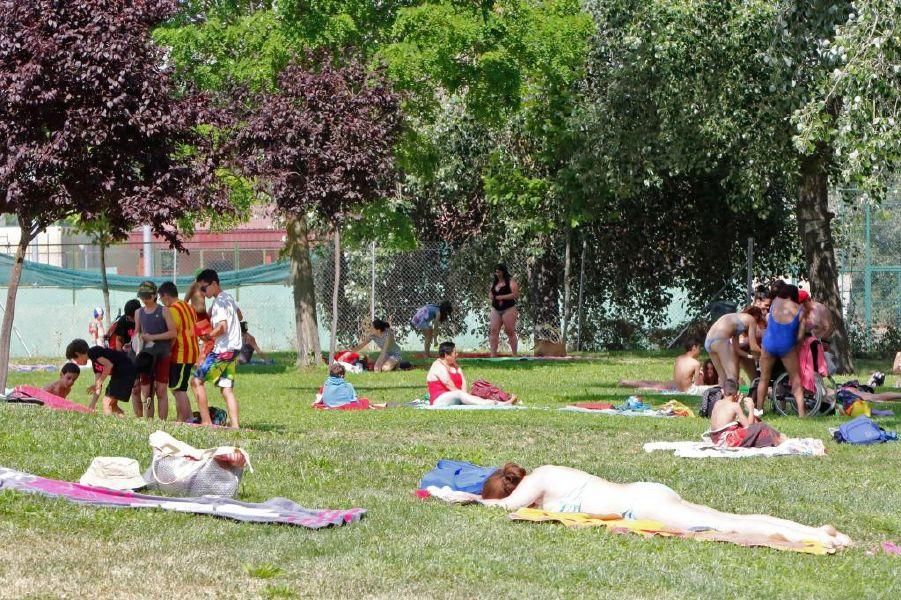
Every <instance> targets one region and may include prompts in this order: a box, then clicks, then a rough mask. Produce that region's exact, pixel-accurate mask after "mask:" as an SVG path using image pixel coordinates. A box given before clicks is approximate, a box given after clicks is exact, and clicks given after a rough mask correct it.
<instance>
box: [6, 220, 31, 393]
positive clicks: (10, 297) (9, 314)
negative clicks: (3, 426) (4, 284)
mask: <svg viewBox="0 0 901 600" xmlns="http://www.w3.org/2000/svg"><path fill="white" fill-rule="evenodd" d="M19 230H20V231H21V236H22V237H20V238H19V245H18V246H17V247H16V262H15V263H14V264H13V269H12V272H11V273H10V274H9V287H8V288H7V290H6V307H5V310H4V312H3V324H2V325H0V392H2V391H3V390H5V389H6V377H7V374H8V371H9V344H10V341H11V338H12V332H13V320H14V319H15V318H16V293H17V292H18V291H19V280H20V279H21V277H22V267H23V266H24V265H23V263H24V262H25V251H26V250H28V244H29V243H31V239H32V234H31V230H30V229H25V227H22V226H20V227H19Z"/></svg>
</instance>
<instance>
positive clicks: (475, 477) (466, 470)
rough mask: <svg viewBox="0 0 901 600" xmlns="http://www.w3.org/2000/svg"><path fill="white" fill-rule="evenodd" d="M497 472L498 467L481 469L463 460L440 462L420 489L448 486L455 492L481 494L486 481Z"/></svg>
mask: <svg viewBox="0 0 901 600" xmlns="http://www.w3.org/2000/svg"><path fill="white" fill-rule="evenodd" d="M495 471H497V467H480V466H478V465H474V464H472V463H469V462H465V461H462V460H439V461H438V464H437V465H436V466H435V468H434V469H432V470H431V471H429V472H428V473H426V474H425V476H424V477H423V478H422V481H420V482H419V489H421V490H424V489H425V488H427V487H429V486H430V485H434V486H435V487H444V486H448V487H450V488H451V489H452V490H454V491H459V492H469V493H470V494H481V493H482V487H483V486H484V485H485V480H486V479H488V477H490V476H491V474H492V473H494V472H495Z"/></svg>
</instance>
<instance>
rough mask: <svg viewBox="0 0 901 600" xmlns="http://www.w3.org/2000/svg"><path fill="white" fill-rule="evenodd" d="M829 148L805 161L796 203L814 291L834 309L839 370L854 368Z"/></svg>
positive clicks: (800, 232)
mask: <svg viewBox="0 0 901 600" xmlns="http://www.w3.org/2000/svg"><path fill="white" fill-rule="evenodd" d="M828 159H829V156H828V150H827V149H826V148H825V147H821V148H819V149H818V150H817V152H816V154H814V155H812V156H808V157H805V158H803V159H802V161H801V184H800V190H799V194H798V203H797V206H796V209H795V210H796V216H797V220H798V230H799V234H800V237H801V245H802V247H803V249H804V258H805V260H806V262H807V277H808V280H809V281H810V294H811V296H813V298H815V299H816V300H817V301H819V302H822V303H823V304H824V305H826V307H827V308H828V309H829V312H831V313H832V320H833V323H834V325H835V332H834V334H833V336H832V352H833V353H834V354H835V359H836V365H837V367H838V372H839V373H851V372H853V371H854V363H853V360H852V357H851V346H850V343H849V341H848V332H847V330H846V329H845V321H844V318H843V316H842V297H841V294H840V293H839V289H838V278H839V273H838V267H837V265H836V262H835V248H834V245H833V241H832V224H831V221H832V218H833V217H834V216H835V215H833V214H832V213H830V212H829V204H828V200H829V189H828V178H827V174H826V166H827V164H828Z"/></svg>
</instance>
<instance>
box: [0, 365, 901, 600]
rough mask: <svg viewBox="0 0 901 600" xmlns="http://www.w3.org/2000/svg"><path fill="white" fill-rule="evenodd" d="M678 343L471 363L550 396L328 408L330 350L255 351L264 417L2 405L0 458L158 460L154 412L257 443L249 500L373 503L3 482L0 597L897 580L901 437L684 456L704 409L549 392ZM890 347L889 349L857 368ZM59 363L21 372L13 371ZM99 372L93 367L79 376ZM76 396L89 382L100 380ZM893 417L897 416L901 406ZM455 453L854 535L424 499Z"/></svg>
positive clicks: (657, 371)
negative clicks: (444, 406)
mask: <svg viewBox="0 0 901 600" xmlns="http://www.w3.org/2000/svg"><path fill="white" fill-rule="evenodd" d="M671 360H672V359H671V357H669V356H660V355H635V354H631V355H617V356H609V357H604V358H602V359H600V360H595V361H592V362H579V363H567V364H561V363H541V364H539V363H503V364H498V363H488V362H476V361H467V362H465V363H464V365H465V369H466V373H467V376H468V378H469V379H470V381H472V380H474V379H476V378H485V379H488V380H490V381H492V382H495V383H498V384H500V385H502V386H503V387H504V388H506V389H509V390H511V391H514V392H516V393H518V394H519V395H520V397H521V398H522V399H523V401H524V402H525V403H526V404H527V405H528V406H530V407H533V408H537V407H542V408H545V407H546V408H547V410H536V409H533V410H523V411H508V412H502V411H497V412H491V411H478V412H470V413H463V412H455V411H442V412H438V411H435V412H431V411H418V410H415V409H410V408H393V409H389V410H382V411H367V412H362V413H353V412H350V413H347V412H331V413H325V412H321V411H314V410H313V409H311V408H310V403H311V401H312V398H313V394H314V392H315V390H316V389H317V388H318V387H319V385H320V384H321V382H322V380H323V379H324V377H325V372H324V370H320V371H315V372H308V373H300V372H298V371H296V370H295V369H293V368H291V367H288V366H286V365H287V358H283V359H282V364H280V365H276V366H273V367H256V368H254V367H251V368H244V369H242V370H241V372H240V375H239V382H238V387H237V395H238V399H239V402H240V404H241V413H242V414H241V422H242V423H243V424H244V425H245V426H246V427H248V428H250V429H249V430H245V431H240V432H234V431H225V430H206V429H200V428H192V427H185V426H178V425H175V424H173V423H168V424H166V425H162V424H161V423H159V422H145V421H139V420H136V419H134V418H127V419H124V420H117V419H114V418H106V417H102V416H99V415H82V414H65V413H58V412H53V411H50V410H44V409H39V408H27V407H13V406H7V405H2V404H0V432H2V433H0V465H2V466H6V467H13V468H17V469H21V470H24V471H28V472H31V473H35V474H40V475H45V476H48V477H54V478H60V479H66V480H78V478H79V477H80V476H81V474H82V473H83V472H84V470H85V469H86V468H87V466H88V464H89V463H90V461H91V458H92V457H94V456H130V457H134V458H137V459H138V460H139V461H140V462H141V465H142V467H145V466H147V464H148V462H149V459H150V449H149V446H148V444H147V436H148V435H149V434H150V433H152V432H153V431H154V430H155V429H157V428H160V427H161V428H163V429H165V430H166V431H168V432H170V433H172V434H173V435H175V436H176V437H178V438H179V439H182V440H184V441H186V442H188V443H190V444H192V445H194V446H197V447H209V446H216V445H221V444H231V443H236V444H240V445H241V446H243V447H245V448H247V450H248V451H249V453H250V456H251V459H252V462H253V465H254V467H255V469H256V471H255V472H254V473H252V474H251V473H248V474H247V475H245V478H244V483H243V484H242V489H241V491H240V493H239V497H240V498H241V499H244V500H249V501H263V500H266V499H268V498H270V497H272V496H284V497H288V498H291V499H293V500H295V501H296V502H298V503H300V504H302V505H305V506H309V507H329V508H346V507H352V506H359V507H364V508H366V509H368V510H369V513H368V515H367V516H366V518H365V519H364V520H363V521H362V522H360V523H357V524H354V525H350V526H347V527H342V528H339V529H328V530H321V531H315V532H311V531H306V530H303V529H299V528H292V527H286V526H272V525H252V524H242V523H235V522H231V521H226V520H220V519H215V518H211V517H205V516H193V515H183V514H173V513H167V512H162V511H156V510H128V509H116V510H114V509H104V508H92V507H80V506H76V505H73V504H69V503H66V502H63V501H52V500H47V499H44V498H40V497H35V496H27V495H23V494H18V493H14V492H3V493H0V581H2V582H3V585H2V586H0V597H4V598H5V597H10V598H22V597H35V598H48V597H52V598H55V597H71V598H76V597H87V598H126V597H128V598H198V597H216V598H259V597H262V598H294V597H329V598H339V597H340V598H356V597H376V598H403V597H416V598H433V597H438V598H445V597H449V598H458V597H459V598H474V597H493V598H508V597H517V598H557V597H566V598H575V597H586V596H587V597H613V598H655V599H663V598H730V597H742V598H746V597H753V598H780V597H791V598H831V597H834V598H849V597H851V598H877V597H898V594H899V592H901V583H899V582H901V558H899V557H893V556H888V555H885V554H883V553H881V552H880V553H877V554H875V555H872V556H871V555H869V554H867V551H868V550H870V549H872V548H873V547H875V546H876V545H877V544H879V543H880V542H882V541H888V540H891V541H895V542H901V510H899V508H901V485H899V474H901V461H899V458H901V443H895V444H883V445H880V446H876V447H847V446H840V445H837V444H835V443H834V442H831V441H830V442H827V447H828V450H829V454H828V456H826V457H824V458H792V457H789V458H778V459H759V460H758V459H752V460H711V459H704V460H691V459H678V458H675V457H673V456H672V455H669V454H664V453H655V454H645V453H644V452H643V451H642V449H641V446H642V444H643V443H644V442H646V441H651V440H682V439H695V438H697V437H698V436H699V435H700V434H701V433H702V432H703V431H704V429H705V428H706V422H705V421H703V420H701V419H646V418H625V417H608V416H596V415H585V414H574V413H563V412H559V411H556V410H554V409H555V408H557V407H559V406H562V405H564V404H566V403H567V402H571V401H585V400H602V401H611V402H619V401H621V400H622V399H623V398H625V397H626V396H627V395H628V391H625V390H618V389H616V388H615V387H614V386H615V382H616V381H617V380H618V379H620V378H623V377H630V378H637V377H642V378H647V377H660V378H666V377H667V376H668V375H669V371H670V365H671ZM877 367H881V368H882V369H883V370H885V367H886V366H885V365H876V364H871V365H863V366H862V368H861V370H862V371H864V370H865V369H866V368H877ZM349 377H350V380H351V381H352V382H353V383H354V385H355V386H356V387H357V389H358V391H359V392H360V393H361V394H363V395H365V396H367V397H369V398H370V399H372V400H374V401H376V402H385V401H387V402H403V401H409V400H411V399H413V398H414V397H416V396H419V395H421V394H422V392H423V391H424V379H425V370H424V365H423V364H420V365H418V368H417V370H414V371H411V372H406V373H390V374H384V375H382V374H371V373H367V374H362V375H350V376H349ZM51 378H52V374H49V373H40V374H28V375H15V374H14V375H13V376H11V381H10V385H13V384H19V383H26V382H27V383H33V384H38V383H40V384H43V383H46V382H47V381H49V380H50V379H51ZM88 379H90V375H89V374H87V373H86V374H85V375H83V376H82V381H80V382H79V383H78V385H77V389H79V390H83V389H84V388H85V387H86V386H87V384H88ZM893 380H894V378H891V377H890V381H893ZM645 397H646V398H647V399H649V400H651V401H652V402H653V403H655V404H657V403H660V402H663V401H665V398H663V397H660V396H645ZM74 399H75V400H77V401H81V402H86V401H87V395H86V394H85V393H84V392H79V393H77V394H74ZM666 399H668V398H666ZM680 399H683V400H684V398H680ZM213 403H214V404H216V405H220V406H221V405H222V402H221V400H218V399H217V400H216V401H215V402H213ZM695 404H696V403H695ZM125 408H126V410H130V408H129V407H125ZM898 410H899V411H901V406H899V407H898ZM770 422H771V423H772V424H773V425H774V426H775V427H776V428H777V429H779V430H781V431H783V432H785V433H787V434H789V435H791V436H811V437H819V438H823V439H826V438H828V437H829V434H828V432H827V427H830V426H836V425H837V424H838V423H839V422H840V419H838V418H834V417H830V418H817V419H810V420H806V421H800V420H797V419H793V418H784V419H775V418H772V419H770ZM882 422H883V425H884V426H885V427H887V428H889V429H899V428H901V422H899V419H898V418H887V419H883V420H882ZM443 457H447V458H457V459H465V460H470V461H473V462H475V463H480V464H488V465H490V464H494V465H498V464H501V463H503V462H505V461H510V460H513V461H517V462H519V463H520V464H522V465H524V466H526V467H527V468H532V467H536V466H539V465H542V464H546V463H554V464H562V465H568V466H572V467H576V468H580V469H583V470H586V471H589V472H592V473H595V474H597V475H600V476H603V477H606V478H608V479H611V480H613V481H620V482H628V481H639V480H650V481H659V482H661V483H664V484H666V485H669V486H671V487H672V488H674V489H675V490H676V491H677V492H679V493H680V494H681V495H682V496H683V497H684V498H686V499H688V500H691V501H694V502H701V503H705V504H709V505H711V506H714V507H716V508H719V509H723V510H730V511H735V512H748V513H757V512H762V513H770V514H773V515H777V516H780V517H785V518H789V519H794V520H797V521H801V522H803V523H806V524H811V525H820V524H822V523H832V524H834V525H835V526H836V527H838V528H839V529H840V530H841V531H843V532H845V533H847V534H848V535H850V536H851V538H852V539H854V540H855V542H856V546H855V547H853V548H851V549H850V550H847V551H845V552H841V553H839V554H837V555H834V556H824V557H818V556H810V555H802V554H796V553H791V552H778V551H775V550H770V549H760V548H744V547H738V546H733V545H728V544H720V543H711V542H696V541H692V540H679V539H664V538H642V537H640V536H637V535H614V534H611V533H608V532H605V531H602V530H598V529H583V530H568V529H565V528H564V527H562V526H559V525H554V524H541V525H536V524H527V523H516V522H511V521H509V520H508V519H507V518H506V516H505V515H504V513H503V512H500V511H497V510H496V509H494V510H492V509H488V508H484V507H480V506H467V507H459V506H450V505H446V504H443V503H440V502H435V501H431V502H428V501H422V500H418V499H416V498H414V496H413V494H412V492H413V490H414V489H415V488H416V486H417V483H418V481H419V478H420V477H421V476H422V474H423V473H425V472H426V471H427V470H428V469H430V468H431V467H433V466H434V464H435V462H436V461H437V460H438V459H439V458H443Z"/></svg>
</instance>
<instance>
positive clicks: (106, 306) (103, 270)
mask: <svg viewBox="0 0 901 600" xmlns="http://www.w3.org/2000/svg"><path fill="white" fill-rule="evenodd" d="M100 285H101V291H102V292H103V310H104V311H105V313H104V314H105V316H106V319H105V320H106V330H107V331H109V328H110V304H109V281H107V279H106V241H105V240H104V239H103V237H101V238H100Z"/></svg>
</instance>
